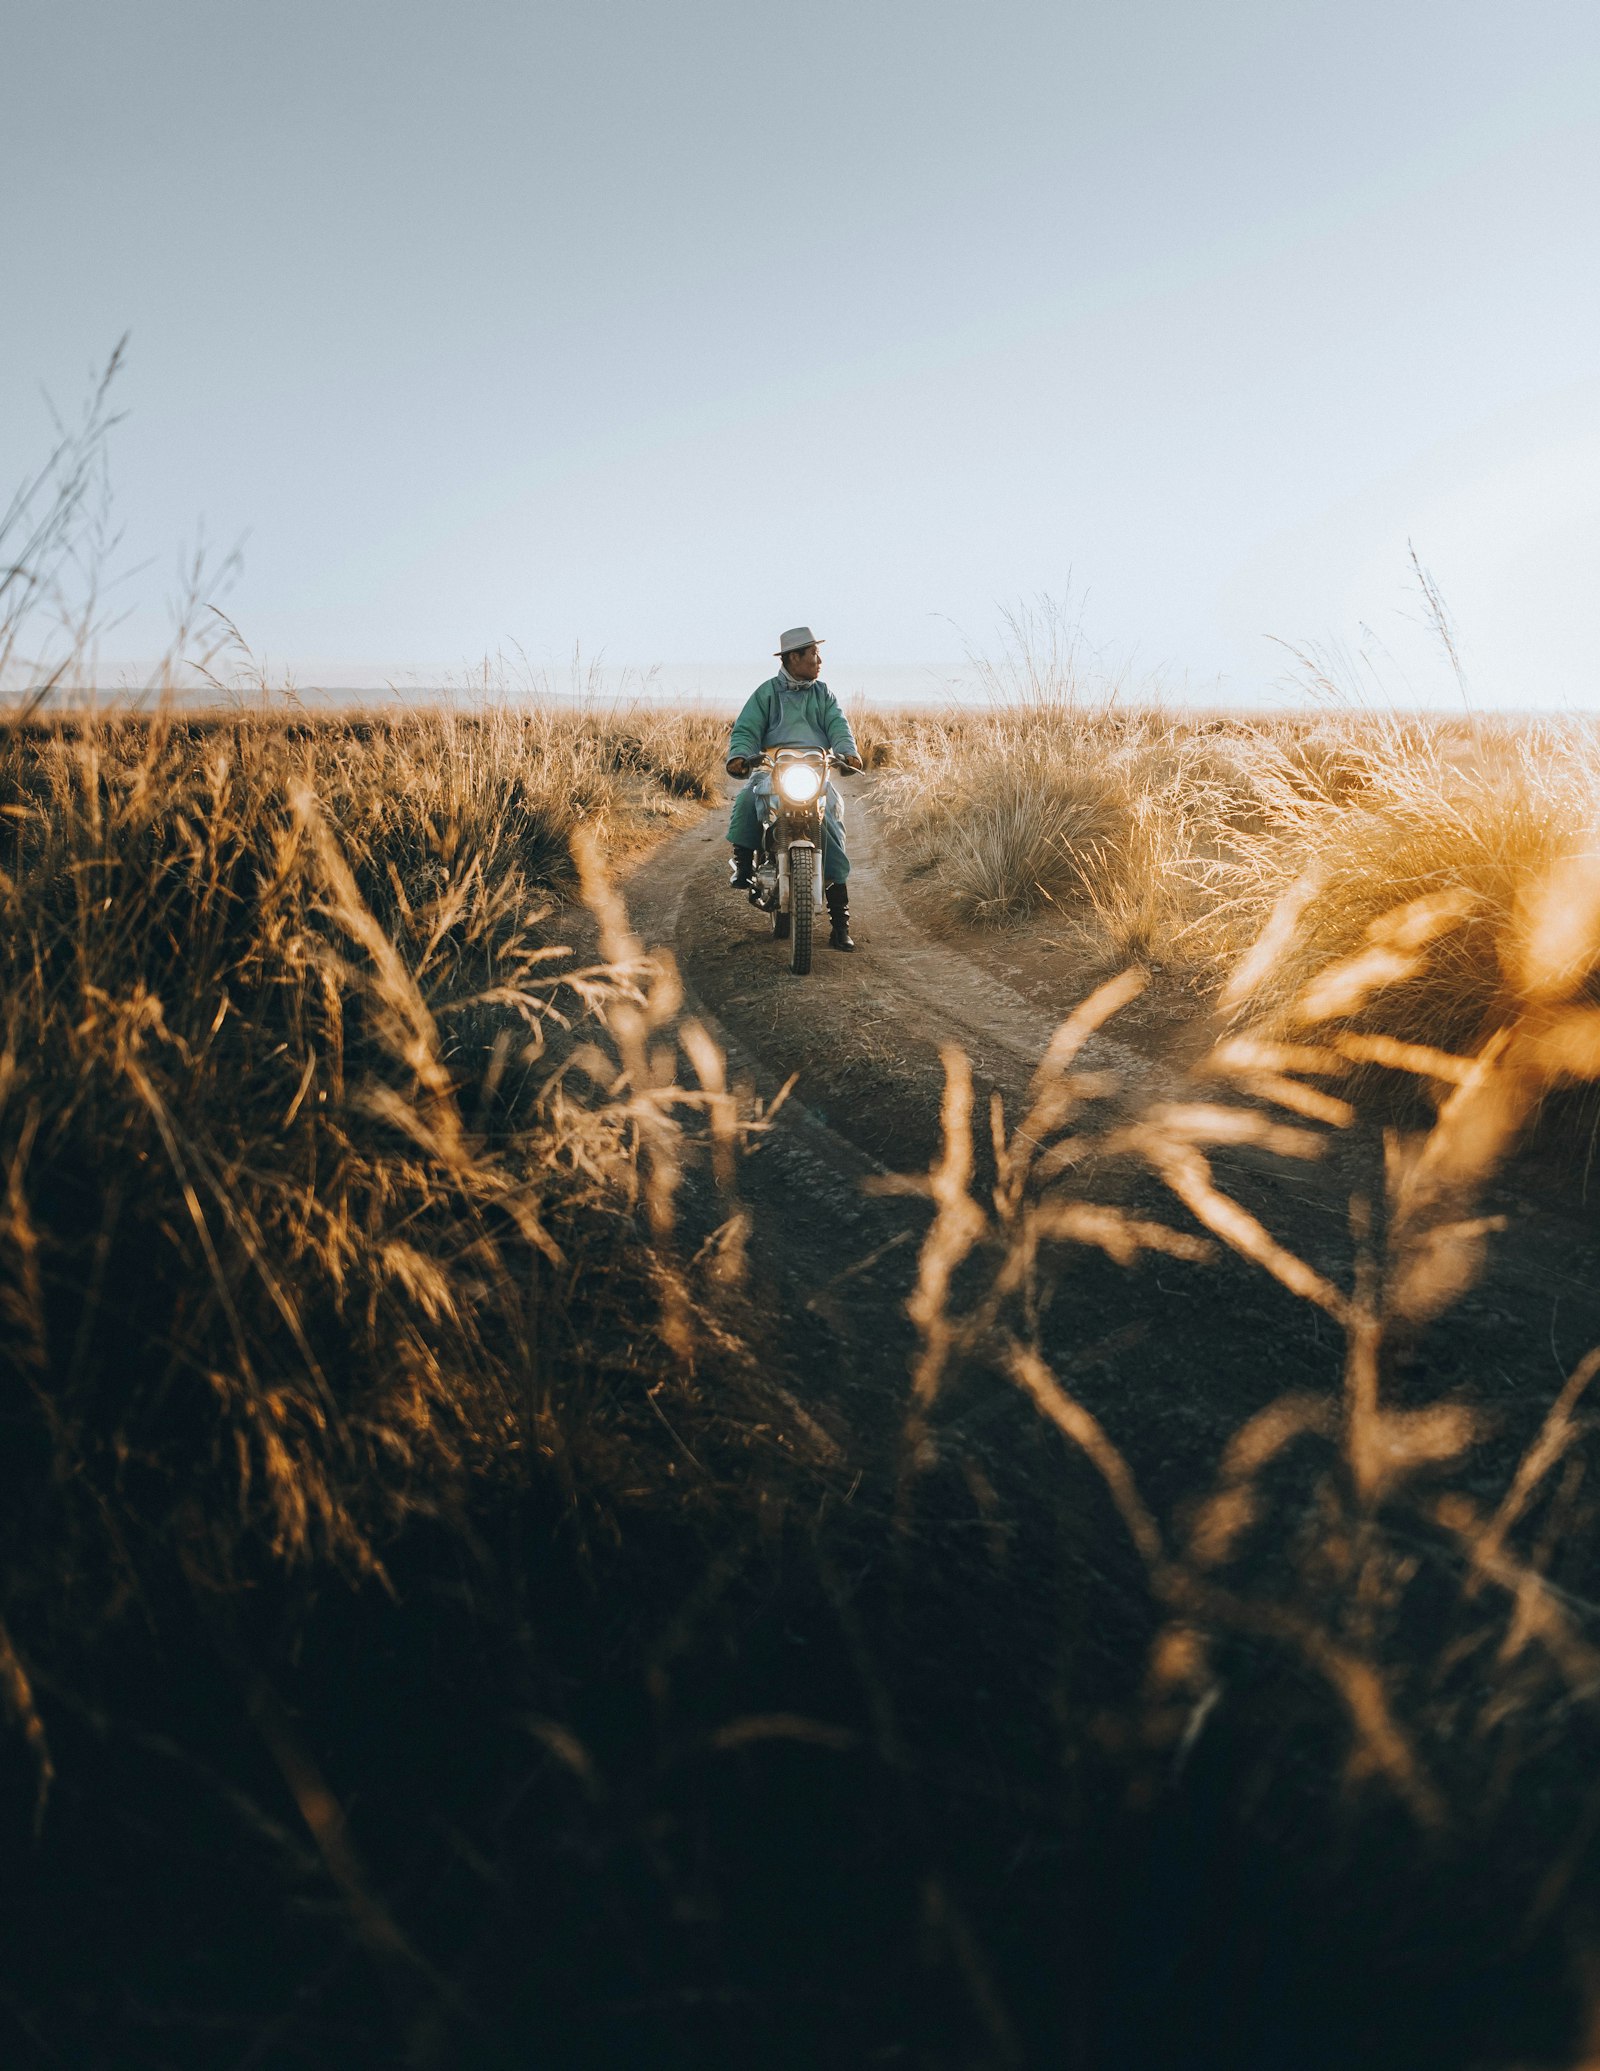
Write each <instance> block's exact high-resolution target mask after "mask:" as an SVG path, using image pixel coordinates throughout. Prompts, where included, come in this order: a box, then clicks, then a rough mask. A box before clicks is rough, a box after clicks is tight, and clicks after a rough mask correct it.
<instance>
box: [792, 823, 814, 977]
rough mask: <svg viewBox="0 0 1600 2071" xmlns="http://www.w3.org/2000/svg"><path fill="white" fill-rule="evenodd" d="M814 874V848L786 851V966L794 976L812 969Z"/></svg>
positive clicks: (804, 973)
mask: <svg viewBox="0 0 1600 2071" xmlns="http://www.w3.org/2000/svg"><path fill="white" fill-rule="evenodd" d="M816 896H817V873H816V864H815V862H814V861H813V851H811V850H810V849H806V850H802V851H801V852H799V853H798V854H796V852H795V851H794V850H793V849H791V850H790V851H789V918H790V921H791V923H792V927H793V932H792V933H791V935H790V938H789V939H790V946H789V968H790V970H791V971H793V973H794V975H795V976H796V977H797V978H803V977H804V976H805V975H806V973H807V972H808V971H809V970H810V969H811V922H812V918H813V911H814V908H815V905H816Z"/></svg>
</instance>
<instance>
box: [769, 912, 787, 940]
mask: <svg viewBox="0 0 1600 2071" xmlns="http://www.w3.org/2000/svg"><path fill="white" fill-rule="evenodd" d="M772 939H773V941H774V942H787V941H788V939H789V916H788V914H786V913H775V914H774V915H773V916H772Z"/></svg>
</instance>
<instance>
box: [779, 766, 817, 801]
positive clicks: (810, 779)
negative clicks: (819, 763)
mask: <svg viewBox="0 0 1600 2071" xmlns="http://www.w3.org/2000/svg"><path fill="white" fill-rule="evenodd" d="M778 789H779V790H780V791H781V792H782V793H783V795H784V797H785V798H787V799H788V801H789V803H790V804H791V805H808V804H809V803H810V802H811V800H812V799H813V798H815V797H816V795H817V793H818V792H819V791H820V790H821V789H822V778H821V776H820V775H819V774H818V772H817V771H816V770H814V769H813V768H812V767H811V765H810V763H809V762H786V763H785V764H784V765H783V767H782V769H780V770H779V772H778Z"/></svg>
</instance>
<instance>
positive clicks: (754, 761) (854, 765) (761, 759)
mask: <svg viewBox="0 0 1600 2071" xmlns="http://www.w3.org/2000/svg"><path fill="white" fill-rule="evenodd" d="M783 752H785V751H784V750H781V749H778V750H774V749H771V748H766V749H763V750H762V752H761V753H760V754H759V755H730V756H729V757H728V764H727V767H728V774H729V776H730V777H747V776H749V774H750V772H751V771H752V770H753V769H776V768H777V766H778V761H777V758H778V755H779V754H781V753H783ZM787 752H788V753H789V754H792V755H800V754H804V755H820V756H822V758H823V760H824V762H825V764H826V766H827V772H828V774H829V775H830V776H831V775H832V774H833V772H834V771H835V770H838V771H840V772H841V773H842V774H843V775H844V776H847V777H859V776H864V775H865V774H866V767H867V766H866V764H865V763H864V762H863V761H861V759H860V758H859V757H858V758H857V759H856V760H855V761H854V762H851V761H850V760H849V759H848V758H847V757H845V756H842V755H835V754H834V752H833V750H832V749H831V748H805V749H800V748H791V749H789V750H788V751H787Z"/></svg>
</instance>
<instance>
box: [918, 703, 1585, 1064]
mask: <svg viewBox="0 0 1600 2071" xmlns="http://www.w3.org/2000/svg"><path fill="white" fill-rule="evenodd" d="M880 795H881V797H882V799H883V802H884V807H885V810H886V813H887V815H888V819H889V822H890V825H891V827H892V829H893V830H894V832H895V834H896V836H897V838H898V840H899V841H900V842H901V844H902V847H903V852H904V854H905V856H906V858H907V860H908V862H909V863H910V865H911V867H912V868H913V869H914V870H915V869H921V870H924V871H927V872H930V873H932V875H933V877H934V879H935V881H936V883H937V884H938V886H939V888H940V891H941V894H942V896H943V898H944V900H945V902H946V904H947V906H948V909H949V910H950V912H951V913H952V914H953V915H955V916H958V917H960V918H962V919H965V920H970V921H977V922H980V923H988V924H1003V923H1006V922H1011V921H1016V920H1018V919H1023V918H1027V917H1029V916H1034V915H1038V914H1040V913H1041V912H1044V913H1048V914H1049V916H1050V919H1051V922H1052V924H1053V929H1054V932H1055V934H1056V937H1057V939H1058V940H1059V941H1060V942H1061V944H1062V946H1063V950H1064V952H1066V953H1067V954H1068V955H1076V956H1078V957H1080V958H1081V957H1083V956H1087V957H1089V958H1091V959H1098V960H1100V961H1101V962H1103V963H1107V964H1115V963H1120V962H1123V961H1126V960H1129V959H1136V960H1138V961H1141V962H1145V963H1154V964H1159V965H1162V966H1166V967H1169V968H1172V969H1176V970H1179V971H1182V972H1184V973H1186V974H1187V976H1188V977H1189V978H1190V979H1191V981H1192V982H1193V983H1194V984H1195V985H1196V986H1197V987H1199V988H1201V989H1203V990H1209V991H1212V992H1217V991H1218V990H1219V989H1220V988H1221V987H1222V985H1223V982H1224V978H1225V975H1226V973H1227V971H1228V970H1229V969H1230V968H1231V966H1232V965H1233V963H1234V962H1235V960H1236V959H1237V958H1238V957H1239V956H1240V955H1241V954H1242V953H1243V951H1244V950H1245V948H1246V947H1247V946H1248V945H1249V944H1251V943H1253V942H1257V941H1259V942H1260V944H1261V948H1260V950H1259V952H1258V961H1259V970H1258V971H1257V973H1256V977H1255V980H1254V990H1253V994H1252V997H1253V999H1254V1001H1255V1008H1254V1011H1256V1012H1258V1013H1263V1014H1270V1015H1272V1016H1274V1017H1275V1018H1276V1019H1277V1020H1278V1021H1279V1022H1280V1023H1281V1024H1282V1025H1283V1026H1285V1027H1287V1026H1289V1025H1291V1024H1292V1023H1293V1022H1294V1020H1295V1019H1296V1016H1297V1015H1298V1014H1299V1013H1300V1011H1301V1008H1300V1006H1299V1005H1298V1004H1297V1002H1300V1001H1301V999H1302V995H1303V994H1304V993H1305V989H1306V987H1307V986H1308V985H1310V984H1311V983H1312V981H1313V979H1314V978H1315V977H1316V974H1318V973H1320V972H1322V971H1324V970H1325V969H1326V967H1327V966H1328V965H1330V964H1332V963H1336V962H1341V961H1343V960H1344V959H1346V958H1348V957H1350V956H1352V955H1353V954H1354V953H1355V952H1356V951H1357V950H1358V949H1362V950H1364V951H1366V952H1370V953H1371V957H1372V959H1373V961H1372V962H1371V965H1370V968H1371V969H1372V970H1373V971H1374V972H1377V971H1379V970H1380V969H1381V970H1382V972H1383V973H1384V974H1385V987H1386V991H1385V1002H1384V1011H1385V1014H1386V1016H1387V1017H1388V1025H1389V1029H1390V1033H1400V1034H1402V1035H1403V1036H1404V1037H1405V1038H1406V1039H1409V1040H1415V1041H1419V1042H1435V1043H1444V1044H1470V1043H1472V1042H1474V1041H1475V1040H1476V1038H1477V1037H1478V1035H1479V1034H1480V1033H1481V1032H1482V1031H1483V1029H1485V1028H1486V1027H1488V1026H1489V1025H1491V1024H1492V1023H1493V1022H1494V1020H1495V1018H1496V1017H1497V1016H1503V1015H1504V1013H1506V1012H1507V1011H1508V1010H1509V1009H1510V1007H1511V1006H1512V1005H1513V1004H1514V1001H1515V985H1516V981H1515V972H1516V969H1517V960H1518V956H1519V954H1520V951H1519V948H1518V944H1519V942H1520V940H1521V937H1522V934H1523V932H1524V930H1525V926H1526V921H1525V908H1526V903H1527V899H1528V898H1529V897H1530V896H1531V894H1532V888H1534V887H1537V886H1538V885H1540V884H1542V883H1543V882H1544V881H1545V879H1546V877H1547V875H1548V873H1549V872H1550V871H1551V870H1552V869H1553V868H1556V867H1561V868H1565V869H1572V870H1581V869H1582V867H1583V864H1584V859H1585V858H1586V857H1588V856H1590V855H1591V854H1593V853H1595V851H1596V846H1597V843H1600V735H1597V733H1596V730H1595V729H1594V727H1593V726H1592V725H1591V724H1590V723H1588V722H1586V721H1576V720H1575V721H1570V722H1554V721H1530V722H1527V723H1520V724H1519V723H1514V722H1510V721H1502V722H1490V721H1488V720H1479V721H1478V722H1476V723H1475V724H1473V725H1471V726H1467V725H1464V724H1463V723H1462V722H1461V721H1459V720H1450V719H1441V720H1435V721H1430V720H1426V719H1420V718H1408V719H1401V718H1397V717H1390V718H1382V717H1379V718H1374V717H1371V716H1357V715H1351V714H1343V715H1339V714H1332V715H1318V716H1316V717H1313V718H1309V719H1304V718H1295V717H1289V716H1283V717H1278V718H1275V719H1261V720H1248V719H1243V718H1240V719H1225V718H1224V719H1204V718H1201V719H1196V718H1193V717H1186V716H1183V715H1173V714H1164V713H1161V712H1158V711H1153V710H1141V709H1135V710H1129V711H1121V710H1118V709H1116V708H1114V707H1109V706H1104V705H1101V706H1098V707H1093V708H1089V707H1085V706H1083V705H1080V704H1074V703H1062V704H1057V705H1051V704H1049V703H1048V702H1041V701H1036V702H1033V703H1029V704H1020V705H1016V706H1011V707H1004V708H996V709H994V710H992V711H987V712H983V713H978V714H974V713H969V712H962V713H959V714H952V715H948V716H945V717H937V718H934V717H919V718H914V719H908V720H906V721H904V722H902V724H901V726H900V728H899V729H898V733H897V737H896V739H895V741H894V743H893V748H892V751H891V755H890V767H889V769H888V772H887V774H886V775H885V777H884V778H883V779H882V780H881V785H880ZM1402 908H1403V909H1407V910H1410V911H1411V912H1412V914H1413V918H1412V920H1411V921H1409V922H1408V921H1403V920H1399V919H1396V918H1395V917H1394V916H1395V915H1396V914H1397V913H1398V912H1399V910H1400V909H1402ZM1423 916H1429V917H1431V918H1427V919H1424V918H1423ZM1408 928H1409V929H1410V930H1411V934H1415V932H1416V930H1417V929H1418V928H1423V929H1424V931H1425V932H1424V934H1423V935H1417V937H1416V939H1415V940H1412V939H1411V934H1408V933H1407V929H1408ZM1395 929H1399V931H1400V932H1399V934H1398V935H1394V930H1395ZM1391 935H1394V939H1393V940H1392V941H1391V939H1390V937H1391ZM1424 940H1426V941H1427V942H1429V943H1430V944H1431V945H1432V946H1431V948H1430V953H1429V954H1428V956H1427V957H1426V958H1424V957H1422V956H1421V954H1420V950H1421V948H1422V946H1423V942H1424ZM1385 956H1387V958H1388V961H1387V962H1385V961H1384V957H1385ZM1407 958H1409V959H1410V964H1409V967H1408V969H1407V970H1406V972H1404V973H1401V972H1400V970H1399V966H1398V961H1397V960H1404V959H1407ZM1361 1005H1362V1003H1361V1000H1360V998H1358V997H1357V996H1356V994H1355V993H1354V992H1352V993H1351V995H1350V997H1349V999H1348V1000H1347V1002H1346V1006H1345V1010H1344V1018H1347V1019H1350V1020H1351V1021H1352V1023H1353V1025H1359V1023H1360V1015H1361Z"/></svg>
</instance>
